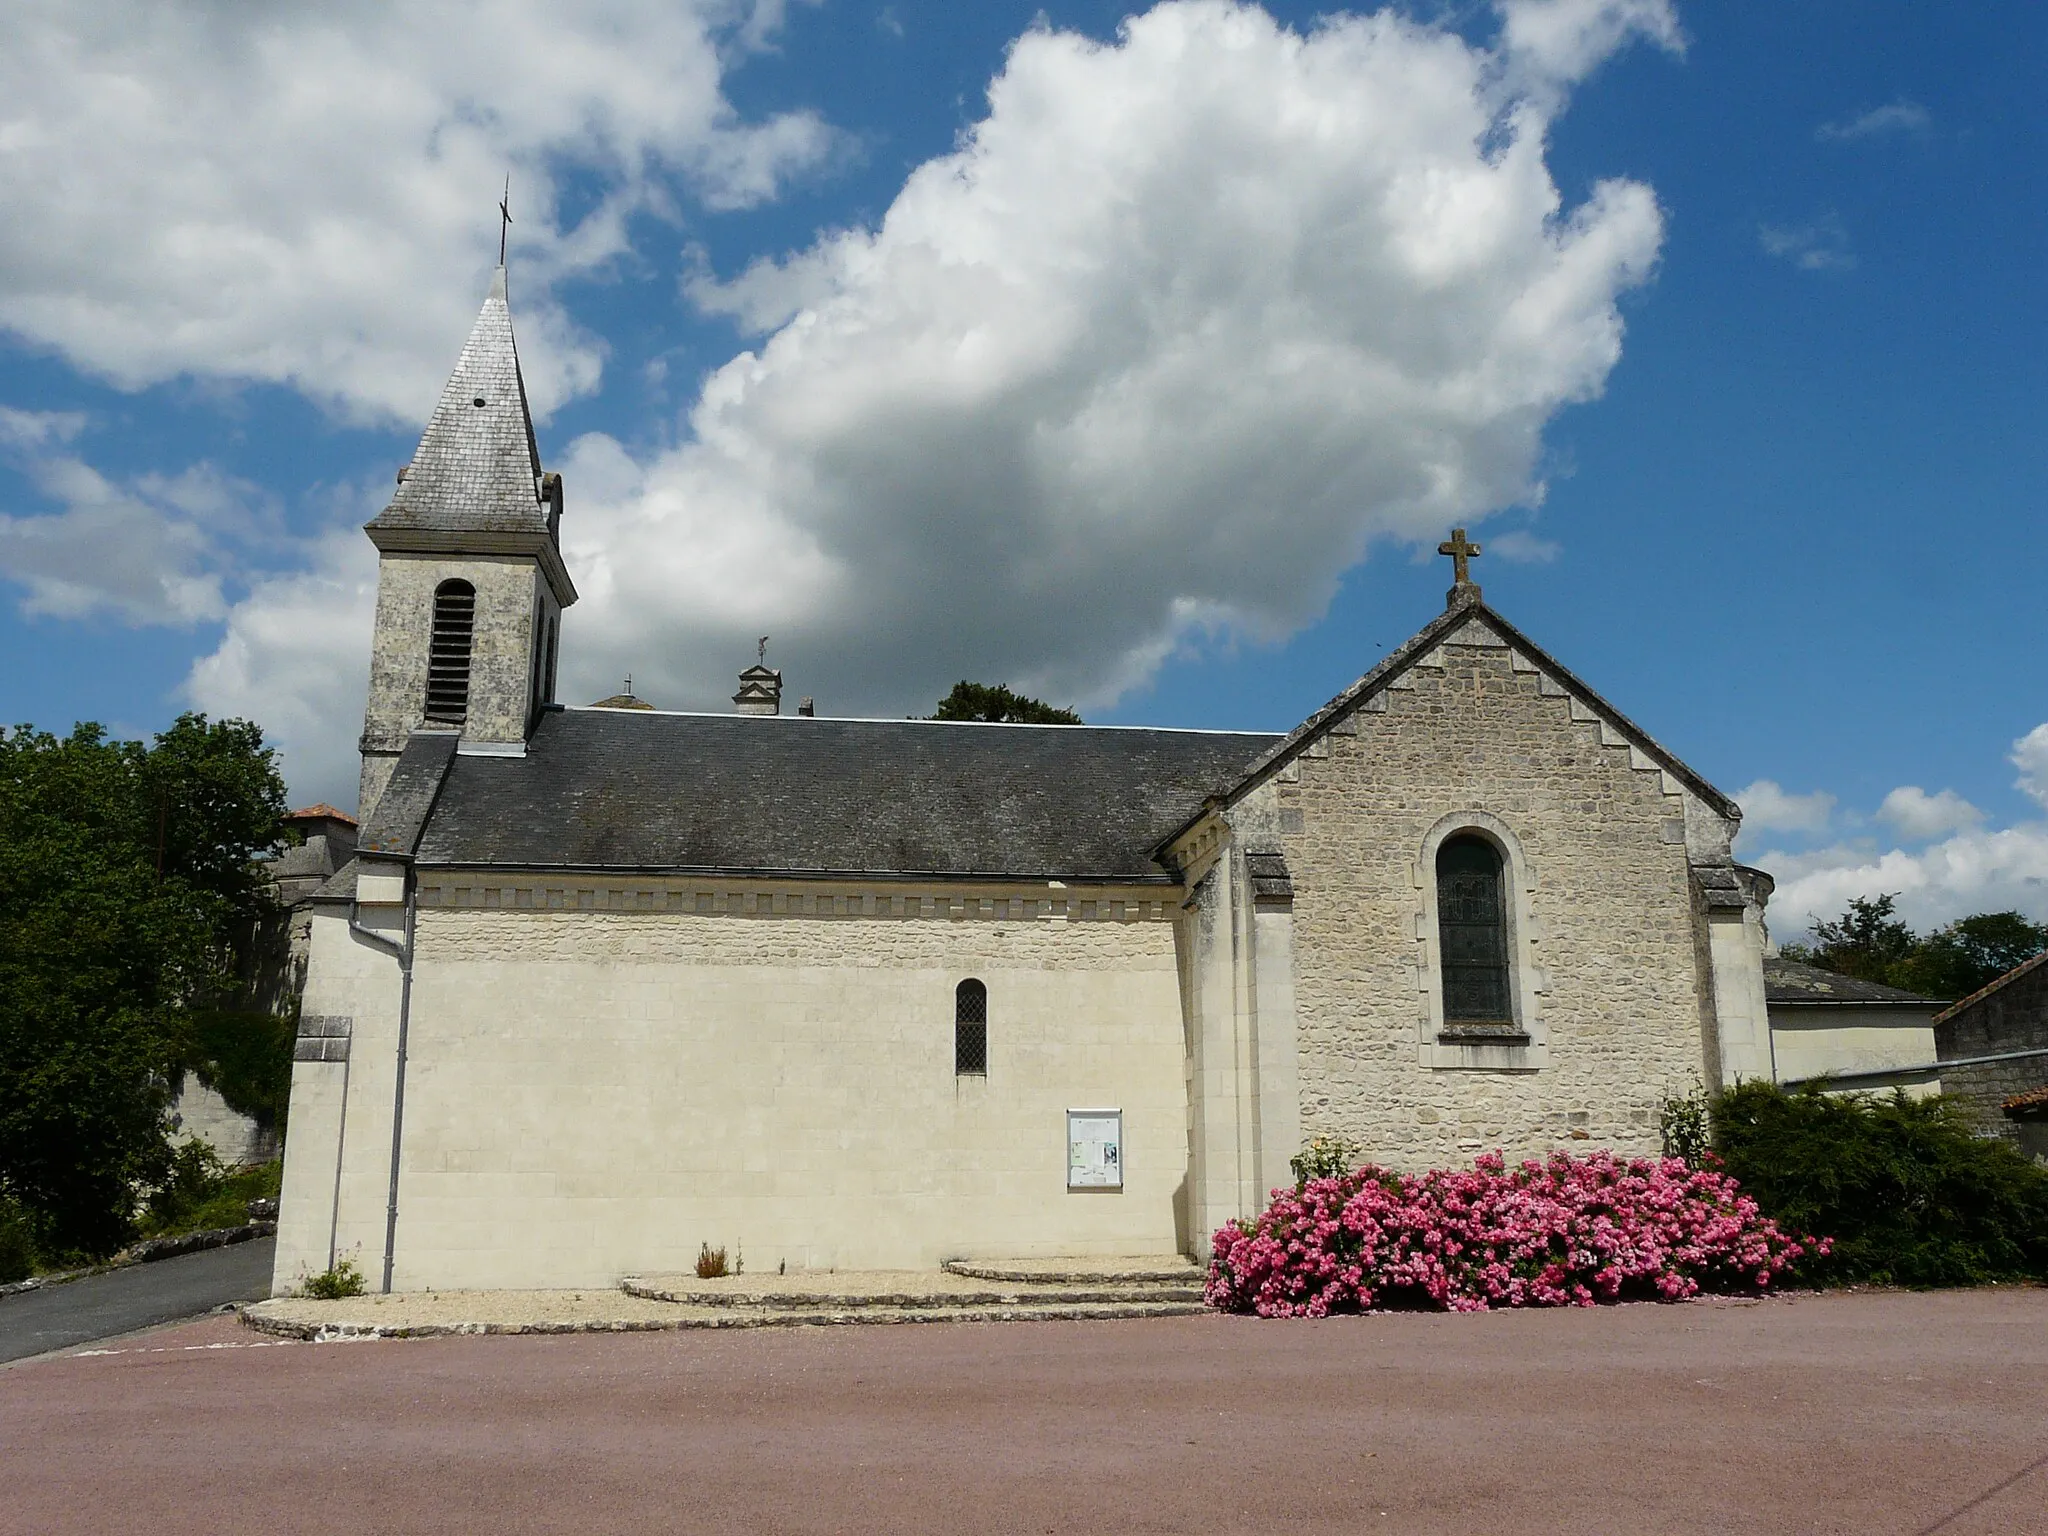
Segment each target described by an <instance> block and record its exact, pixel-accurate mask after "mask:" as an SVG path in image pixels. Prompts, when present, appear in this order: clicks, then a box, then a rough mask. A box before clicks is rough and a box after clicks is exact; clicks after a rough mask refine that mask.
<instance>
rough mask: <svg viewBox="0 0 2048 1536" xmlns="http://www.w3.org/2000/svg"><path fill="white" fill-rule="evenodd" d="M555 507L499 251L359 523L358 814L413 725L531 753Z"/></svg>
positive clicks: (552, 637)
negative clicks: (406, 456) (433, 396)
mask: <svg viewBox="0 0 2048 1536" xmlns="http://www.w3.org/2000/svg"><path fill="white" fill-rule="evenodd" d="M561 521H562V477H561V476H560V475H552V474H546V473H544V472H543V471H542V469H541V465H540V450H539V448H538V447H537V446H536V444H535V442H534V436H533V418H532V415H531V414H530V413H529V412H528V410H527V406H526V383H525V380H524V379H523V378H521V376H520V372H519V353H518V349H517V348H516V347H515V346H514V344H513V340H512V312H511V309H510V307H509V306H508V304H507V302H506V296H505V268H504V266H503V265H502V264H501V265H500V266H499V267H498V270H497V275H496V276H495V277H493V278H492V280H491V292H490V296H489V297H488V298H486V299H485V300H484V307H483V309H482V311H481V312H480V313H479V314H478V315H477V317H476V325H475V327H474V328H473V329H472V330H471V331H470V333H469V342H468V344H467V345H465V346H464V347H463V349H462V356H461V358H460V359H459V360H458V361H457V362H456V364H455V372H454V373H453V374H451V375H450V376H449V379H448V384H447V387H446V388H445V389H443V390H442V391H441V400H440V403H439V404H438V405H436V406H435V407H434V414H433V416H432V418H431V419H430V420H429V421H428V423H427V430H426V434H425V435H424V436H423V437H421V439H420V446H419V448H418V450H417V451H416V452H415V453H414V454H413V456H412V462H411V463H410V464H408V465H406V467H405V468H404V469H401V470H400V471H399V472H398V489H397V491H396V493H395V494H394V495H393V496H392V498H391V504H390V505H389V506H388V507H386V508H385V509H384V510H383V511H382V512H380V513H378V514H377V516H376V517H374V518H373V519H371V521H370V522H369V523H368V525H366V527H365V528H364V530H363V531H364V532H366V533H367V534H369V536H370V542H371V543H373V544H375V545H376V546H377V621H376V630H375V636H374V639H373V642H372V646H371V651H370V695H369V702H368V704H367V706H366V707H365V709H364V711H363V737H362V755H363V771H362V783H361V811H360V814H361V816H362V817H363V818H364V819H366V820H367V818H368V817H369V815H370V813H371V811H372V809H373V808H374V807H375V806H376V803H377V799H378V797H379V796H380V795H382V794H383V792H384V785H385V784H386V782H387V781H388V780H389V779H390V777H391V770H392V767H393V766H394V765H395V764H396V763H397V761H398V754H399V753H400V752H402V751H404V750H405V744H406V741H407V740H408V739H409V738H410V737H411V736H412V734H413V733H414V732H415V731H447V732H451V733H459V735H460V737H461V745H460V747H459V748H458V750H459V751H462V752H465V753H480V754H496V755H500V756H507V757H519V756H523V755H524V754H525V751H526V738H527V736H528V734H529V733H530V732H531V730H532V728H533V723H534V721H535V719H536V718H537V717H538V715H539V713H540V707H541V705H543V704H546V703H549V702H551V701H552V700H553V698H554V694H555V652H556V645H557V641H558V638H559V632H560V628H561V619H562V610H563V609H564V608H567V607H568V606H569V605H570V604H571V603H573V602H575V601H576V588H575V585H574V584H573V583H572V582H571V581H570V580H569V572H568V570H567V568H566V567H565V566H564V565H563V564H562V553H561V541H560V530H561Z"/></svg>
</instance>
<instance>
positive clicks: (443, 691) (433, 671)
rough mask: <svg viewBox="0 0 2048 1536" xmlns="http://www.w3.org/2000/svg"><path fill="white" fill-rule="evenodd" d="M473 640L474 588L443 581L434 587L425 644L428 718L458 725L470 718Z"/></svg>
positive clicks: (437, 721) (445, 723)
mask: <svg viewBox="0 0 2048 1536" xmlns="http://www.w3.org/2000/svg"><path fill="white" fill-rule="evenodd" d="M475 639H476V588H475V587H473V586H471V585H470V584H469V583H468V582H466V581H444V582H442V583H441V585H440V586H438V587H436V588H435V589H434V633H433V638H432V639H431V640H430V641H429V642H428V646H427V711H426V713H427V719H428V721H429V722H431V723H432V724H435V725H461V724H462V723H463V722H464V721H465V720H467V719H468V718H469V657H470V650H471V648H472V646H473V644H474V642H475Z"/></svg>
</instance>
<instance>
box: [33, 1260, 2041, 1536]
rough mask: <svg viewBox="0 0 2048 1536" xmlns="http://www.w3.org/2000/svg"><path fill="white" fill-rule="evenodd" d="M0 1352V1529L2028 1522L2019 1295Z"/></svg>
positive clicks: (2030, 1472)
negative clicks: (19, 1357) (1, 1485)
mask: <svg viewBox="0 0 2048 1536" xmlns="http://www.w3.org/2000/svg"><path fill="white" fill-rule="evenodd" d="M110 1351H111V1352H106V1353H99V1354H94V1355H90V1356H80V1357H60V1358H52V1359H45V1360H40V1361H35V1362H31V1363H27V1364H23V1365H20V1366H17V1367H15V1368H13V1369H11V1370H9V1371H6V1372H4V1373H0V1447H5V1453H4V1457H0V1460H4V1463H5V1465H6V1467H7V1496H6V1498H5V1500H4V1501H0V1532H13V1531H54V1530H91V1531H94V1532H96V1533H105V1536H119V1533H124V1532H131V1531H132V1532H145V1531H146V1532H150V1533H152V1536H168V1533H179V1532H187V1531H190V1532H202V1531H203V1532H208V1533H213V1532H219V1533H223V1536H232V1533H240V1532H252V1533H254V1532H261V1533H264V1536H270V1533H274V1532H276V1531H280V1530H290V1531H294V1532H326V1531H333V1532H346V1533H351V1536H360V1533H362V1532H367V1531H375V1532H379V1533H384V1532H391V1533H428V1532H435V1533H439V1532H458V1531H461V1532H467V1531H478V1530H489V1531H503V1532H513V1533H523V1532H542V1531H557V1530H588V1531H603V1532H606V1533H619V1536H637V1533H641V1532H649V1533H652V1532H662V1533H670V1532H685V1533H690V1532H699V1531H702V1532H717V1533H720V1536H730V1533H733V1532H746V1533H750V1536H751V1533H755V1532H766V1533H811V1532H866V1531H876V1532H884V1531H886V1532H922V1531H947V1532H984V1531H986V1532H1006V1533H1007V1532H1016V1533H1027V1532H1028V1533H1034V1536H1037V1533H1045V1532H1060V1533H1069V1532H1072V1533H1104V1532H1154V1531H1156V1532H1174V1533H1177V1536H1184V1533H1186V1532H1189V1531H1203V1532H1219V1533H1227V1532H1301V1533H1304V1536H1309V1533H1312V1536H1331V1533H1333V1532H1344V1533H1350V1532H1358V1531H1365V1532H1371V1531H1390V1532H1402V1533H1411V1536H1436V1533H1446V1536H1448V1533H1453V1532H1455V1533H1459V1536H1466V1533H1471V1532H1486V1533H1489V1536H1517V1533H1521V1532H1531V1533H1534V1532H1542V1533H1545V1536H1555V1533H1559V1532H1569V1533H1571V1536H1606V1533H1628V1536H1637V1533H1643V1532H1675V1533H1694V1532H1724V1531H1726V1532H1744V1533H1748V1532H1757V1533H1778V1532H1799V1533H1814V1532H1818V1533H1833V1532H1842V1533H1848V1532H1856V1533H1859V1536H1860V1533H1866V1532H1877V1533H1899V1536H1989V1533H1992V1532H2000V1533H2009V1532H2031V1531H2041V1530H2043V1529H2044V1528H2048V1517H2044V1515H2043V1510H2044V1508H2048V1291H2042V1290H2013V1291H1980V1292H1960V1293H1948V1294H1937V1295H1901V1294H1885V1293H1878V1294H1863V1295H1847V1296H1826V1297H1791V1298H1780V1299H1775V1300H1771V1301H1767V1302H1762V1303H1746V1304H1729V1303H1706V1304H1695V1305H1690V1306H1673V1307H1657V1306H1633V1307H1622V1308H1603V1309H1600V1310H1597V1311H1586V1312H1581V1311H1568V1312H1540V1313H1536V1312H1530V1313H1493V1314H1483V1315H1477V1316H1465V1317H1444V1316H1416V1315H1405V1316H1390V1317H1372V1318H1332V1319H1327V1320H1324V1321H1321V1322H1258V1321H1253V1320H1249V1319H1242V1318H1230V1317H1219V1316H1214V1315H1209V1316H1201V1317H1185V1318H1167V1319H1157V1320H1146V1321H1136V1322H1116V1323H1045V1324H1038V1325H1034V1326H1030V1327H992V1326H981V1325H974V1324H968V1325H962V1326H955V1327H934V1328H859V1329H791V1330H770V1331H758V1332H702V1333H693V1332H684V1333H656V1334H628V1335H621V1336H584V1337H574V1338H511V1339H467V1338H456V1339H440V1340H426V1341H421V1342H409V1343H388V1342H387V1343H366V1344H335V1345H314V1344H295V1343H283V1342H280V1341H277V1340H272V1339H266V1338H263V1337H261V1336H259V1335H257V1334H254V1333H252V1332H250V1331H249V1330H247V1329H244V1328H242V1327H240V1326H239V1325H238V1324H236V1323H235V1322H233V1321H232V1320H229V1319H210V1320H208V1321H206V1322H202V1323H199V1324H194V1325H190V1326H185V1327H180V1328H175V1329H170V1330H166V1331H164V1332H161V1333H158V1334H155V1335H151V1336H149V1337H147V1338H145V1339H141V1340H130V1341H122V1342H121V1343H119V1344H118V1345H115V1346H111V1347H110Z"/></svg>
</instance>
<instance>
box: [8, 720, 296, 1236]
mask: <svg viewBox="0 0 2048 1536" xmlns="http://www.w3.org/2000/svg"><path fill="white" fill-rule="evenodd" d="M284 813H285V798H284V785H283V782H282V780H281V779H280V778H279V777H278V774H277V768H276V764H275V762H274V760H273V755H272V753H271V752H270V751H269V749H267V748H266V747H264V745H263V738H262V733H261V732H260V731H259V730H258V729H257V727H255V726H254V725H250V724H248V723H246V722H243V721H237V720H230V721H222V722H218V723H209V722H208V721H207V719H206V717H205V716H203V715H185V716H182V717H181V718H180V719H179V720H178V721H177V723H176V724H175V725H173V726H172V727H171V728H170V729H169V730H168V731H165V732H164V733H162V734H161V735H159V736H158V737H157V738H156V739H155V741H154V742H153V743H151V744H149V745H146V746H145V745H144V744H143V743H141V742H133V741H110V740H108V739H107V736H106V733H105V732H104V730H103V729H102V728H101V727H100V726H98V725H93V724H82V725H80V726H78V727H77V728H76V729H74V730H73V731H72V733H71V734H70V735H69V736H68V737H64V738H61V739H60V738H59V737H56V736H54V735H51V734H50V733H48V732H44V731H38V730H36V729H35V728H33V727H32V726H21V727H18V728H16V729H15V730H13V731H10V732H7V733H5V734H4V735H0V1083H5V1084H6V1091H5V1093H4V1094H0V1205H13V1206H15V1207H17V1208H18V1209H19V1210H20V1211H21V1212H23V1213H24V1214H25V1216H26V1219H27V1220H28V1222H29V1223H30V1225H31V1227H32V1228H33V1229H34V1231H35V1233H36V1238H37V1243H38V1246H39V1247H41V1248H42V1249H44V1251H46V1252H51V1253H66V1252H70V1253H82V1254H103V1253H105V1252H107V1251H109V1250H111V1249H112V1248H114V1247H116V1246H118V1245H119V1243H120V1242H121V1241H122V1240H123V1239H125V1238H126V1236H127V1235H128V1234H129V1232H130V1230H131V1228H132V1217H133V1214H134V1211H135V1208H136V1198H137V1195H138V1193H139V1192H141V1191H145V1190H148V1189H150V1188H152V1187H154V1186H156V1185H158V1184H160V1183H161V1182H162V1181H163V1180H164V1179H165V1178H167V1177H168V1176H169V1173H170V1169H171V1148H170V1139H169V1133H170V1120H169V1105H170V1096H171V1093H172V1090H173V1088H174V1087H175V1084H176V1081H177V1076H178V1073H179V1072H180V1071H181V1070H182V1068H183V1067H184V1065H185V1064H186V1063H187V1061H188V1060H189V1059H190V1058H191V1056H192V1054H193V1040H192V1024H193V1019H194V1016H195V1015H196V1014H198V1013H199V1012H201V1011H202V1010H206V1009H209V1008H218V1007H220V1006H221V1005H223V1004H224V1003H227V1002H230V1001H232V999H233V998H234V996H235V995H236V993H237V991H238V989H239V978H240V977H241V976H242V975H243V974H244V971H245V967H246V963H247V961H248V958H249V953H250V950H251V948H252V946H253V945H254V943H255V942H256V930H257V928H258V926H259V920H260V918H261V917H262V915H263V909H264V907H265V904H266V902H267V897H266V895H265V891H266V885H265V881H264V877H263V874H262V871H261V870H260V869H258V868H256V867H255V862H254V861H255V859H256V857H257V856H258V855H259V854H261V853H264V852H266V851H269V850H271V849H274V848H276V847H277V846H279V845H280V844H281V843H282V842H283V841H284V832H283V827H282V818H283V816H284Z"/></svg>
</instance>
